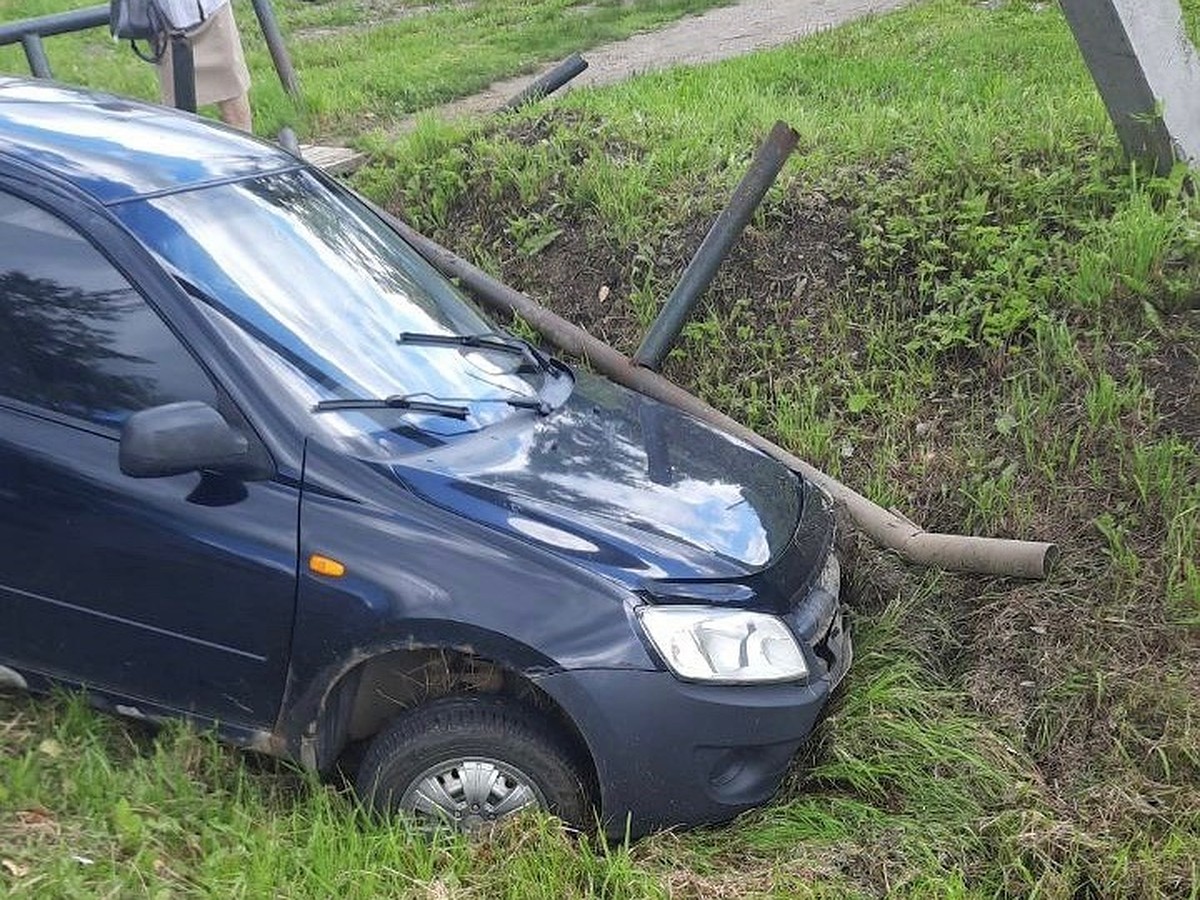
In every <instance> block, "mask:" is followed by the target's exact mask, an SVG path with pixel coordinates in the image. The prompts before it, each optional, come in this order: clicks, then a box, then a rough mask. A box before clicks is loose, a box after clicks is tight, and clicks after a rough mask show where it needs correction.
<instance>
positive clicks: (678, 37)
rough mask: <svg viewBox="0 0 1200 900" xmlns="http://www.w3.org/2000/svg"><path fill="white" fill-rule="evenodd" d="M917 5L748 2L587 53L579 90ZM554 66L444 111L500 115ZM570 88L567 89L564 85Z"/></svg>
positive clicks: (903, 0) (867, 0) (886, 0)
mask: <svg viewBox="0 0 1200 900" xmlns="http://www.w3.org/2000/svg"><path fill="white" fill-rule="evenodd" d="M909 2H911V0H743V2H741V3H736V4H734V5H733V6H723V7H720V8H719V9H711V10H709V11H708V12H705V13H701V14H700V15H696V16H689V17H687V18H685V19H680V20H678V21H676V22H672V23H671V24H670V25H667V26H666V27H665V28H662V29H660V30H658V31H652V32H646V33H643V34H635V35H634V36H633V37H630V38H628V39H626V40H623V41H618V42H617V43H615V44H603V45H601V46H599V47H593V48H592V49H591V50H585V51H584V52H583V58H584V59H586V60H587V61H588V69H587V71H586V72H584V73H583V74H582V75H580V76H579V77H577V78H576V79H574V80H573V81H572V82H571V84H570V86H571V87H586V86H590V85H600V84H611V83H613V82H615V81H621V80H622V79H625V78H629V77H631V76H633V75H637V74H640V73H642V72H652V71H655V70H656V69H666V68H669V67H671V66H678V65H695V64H697V63H705V62H713V61H715V60H719V59H727V58H729V57H731V56H738V55H740V54H743V53H749V52H751V51H753V50H761V49H764V48H766V47H775V46H778V45H779V44H786V43H790V42H791V41H795V40H797V39H798V38H802V37H804V36H805V35H808V34H812V33H813V32H816V31H821V30H823V29H826V28H832V27H834V26H835V25H840V24H842V23H843V22H849V21H850V20H851V19H858V18H861V17H862V16H866V15H870V14H872V13H883V12H888V11H889V10H893V9H897V8H899V7H901V6H905V5H907V4H908V3H909ZM550 68H553V66H546V67H545V68H543V69H540V70H539V71H537V72H534V73H533V74H531V75H524V76H520V77H517V78H507V79H505V80H504V81H497V82H494V83H492V84H491V85H490V86H489V87H488V88H487V89H486V90H484V91H481V92H480V93H478V94H474V95H472V96H470V97H464V98H462V99H461V100H456V101H454V102H453V103H448V104H446V105H445V106H442V107H439V108H438V109H437V110H436V112H437V113H438V114H439V115H442V116H445V117H447V118H460V117H464V116H479V115H486V114H487V113H491V112H495V111H496V110H497V109H499V108H500V107H501V106H502V105H503V104H504V102H505V101H506V100H508V99H509V98H510V97H512V96H513V95H515V94H517V93H519V92H520V91H521V90H522V89H523V88H524V87H525V86H526V85H527V84H529V82H531V81H532V80H533V79H534V78H536V77H537V76H538V75H540V74H542V72H545V71H547V70H549V69H550ZM564 90H565V88H564Z"/></svg>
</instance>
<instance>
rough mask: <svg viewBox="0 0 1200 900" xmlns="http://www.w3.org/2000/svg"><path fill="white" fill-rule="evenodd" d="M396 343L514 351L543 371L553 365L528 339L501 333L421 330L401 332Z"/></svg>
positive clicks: (550, 368) (552, 368) (551, 367)
mask: <svg viewBox="0 0 1200 900" xmlns="http://www.w3.org/2000/svg"><path fill="white" fill-rule="evenodd" d="M396 343H397V344H427V345H430V346H434V347H470V348H473V349H479V350H499V351H500V352H502V353H514V354H516V355H518V356H520V357H522V358H523V359H524V360H525V361H526V362H527V363H529V364H530V365H532V366H533V367H534V368H536V369H540V370H541V371H543V372H552V371H554V365H553V364H552V363H551V362H550V360H549V359H548V358H547V357H546V355H545V354H544V353H542V351H541V350H539V349H537V347H535V346H533V344H531V343H529V342H528V341H523V340H521V339H520V338H516V337H508V336H506V335H501V334H428V333H425V332H421V331H405V332H401V334H400V337H398V338H396Z"/></svg>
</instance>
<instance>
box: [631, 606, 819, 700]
mask: <svg viewBox="0 0 1200 900" xmlns="http://www.w3.org/2000/svg"><path fill="white" fill-rule="evenodd" d="M637 613H638V618H639V620H640V621H641V623H642V628H643V629H644V630H645V632H646V634H647V636H648V637H649V638H650V641H651V642H652V643H653V644H654V646H655V648H656V649H657V650H658V652H659V654H660V655H661V656H662V658H663V660H664V661H665V662H666V664H667V666H668V668H670V670H671V671H672V672H674V673H675V674H676V675H678V676H679V677H680V678H687V679H689V680H694V681H714V682H724V683H727V684H741V683H747V682H768V681H795V680H796V679H798V678H804V677H805V676H806V675H808V665H807V664H806V663H805V662H804V654H802V653H801V652H800V647H799V646H798V645H797V644H796V639H795V638H794V637H792V633H791V631H789V630H788V627H787V626H786V625H784V624H783V622H782V621H781V620H780V619H778V618H777V617H775V616H771V615H767V614H765V613H756V612H747V611H746V610H741V609H718V608H715V607H712V606H642V607H639V608H638V610H637Z"/></svg>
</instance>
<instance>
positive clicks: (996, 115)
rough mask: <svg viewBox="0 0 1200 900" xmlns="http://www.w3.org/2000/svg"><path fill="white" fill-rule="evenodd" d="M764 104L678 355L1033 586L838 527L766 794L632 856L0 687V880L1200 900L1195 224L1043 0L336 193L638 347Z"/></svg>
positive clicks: (734, 400) (431, 158)
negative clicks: (752, 191) (834, 634)
mask: <svg viewBox="0 0 1200 900" xmlns="http://www.w3.org/2000/svg"><path fill="white" fill-rule="evenodd" d="M1186 7H1187V13H1188V16H1189V21H1191V22H1193V23H1194V22H1195V21H1196V18H1197V13H1200V3H1197V2H1195V0H1188V3H1187V4H1186ZM777 118H782V119H784V120H786V121H788V122H789V123H790V124H792V125H793V126H794V127H796V129H797V130H798V131H799V133H800V149H799V150H798V152H797V154H796V155H795V157H794V158H793V160H792V161H791V162H790V163H789V165H788V167H787V169H786V170H785V172H784V174H783V176H782V177H781V179H780V182H779V184H777V185H776V187H775V188H773V189H772V191H771V192H770V194H769V195H768V198H767V200H766V202H765V203H764V205H763V208H762V209H761V210H760V212H759V213H758V215H757V216H756V218H755V221H754V222H753V223H752V225H751V227H750V228H749V229H748V230H747V232H746V234H745V235H744V236H743V238H742V241H741V242H740V245H739V249H738V250H736V251H735V252H734V254H733V255H732V257H731V259H730V260H729V262H728V264H727V265H726V266H725V267H724V268H723V270H722V273H721V275H720V276H719V277H718V280H717V282H716V283H715V285H714V286H713V288H712V290H711V291H710V293H709V295H708V298H707V300H706V302H705V304H704V305H703V306H702V308H701V310H700V311H699V313H698V314H697V317H696V318H695V320H694V321H693V322H692V323H690V324H689V326H688V328H687V329H686V330H685V333H684V338H683V340H682V342H681V345H680V349H679V350H678V351H677V353H675V354H674V355H673V356H672V357H671V359H670V360H669V361H668V366H667V370H668V373H669V374H671V375H672V376H673V377H675V378H677V379H678V380H680V381H681V382H682V383H684V384H686V385H687V386H688V387H690V388H691V389H693V390H695V391H697V392H698V393H700V394H701V395H702V396H704V397H705V398H706V399H708V400H709V401H710V402H712V403H714V404H715V405H717V406H719V407H720V408H722V409H724V410H726V411H728V412H729V413H730V414H732V415H734V416H736V417H738V418H740V419H741V420H743V421H745V422H747V423H748V424H750V425H752V426H754V427H756V428H759V429H761V430H763V431H764V432H765V433H768V434H770V435H771V436H773V437H774V438H776V439H777V440H779V441H780V442H782V443H784V444H785V445H787V446H788V447H789V448H791V449H793V450H795V451H796V452H798V453H800V454H801V455H804V456H806V457H808V458H810V459H811V460H812V461H813V462H814V463H817V464H818V465H820V466H822V467H823V468H825V469H827V470H829V471H831V472H834V473H839V474H840V475H841V477H843V478H844V479H845V480H846V481H847V482H849V483H850V484H851V485H853V486H854V487H856V488H858V489H859V490H862V491H864V492H866V493H868V494H870V495H871V496H872V497H874V498H875V499H876V500H878V501H880V502H882V503H884V504H885V505H895V506H897V507H898V508H900V509H902V510H903V511H904V512H905V513H906V514H908V515H910V516H911V517H913V518H914V519H915V520H917V521H919V522H921V523H922V524H924V525H925V526H927V527H929V528H932V529H938V530H946V531H959V530H967V531H970V532H972V533H978V534H990V535H997V536H1022V537H1031V538H1042V539H1052V540H1055V541H1057V542H1058V543H1059V544H1060V545H1061V547H1062V549H1063V558H1062V562H1061V565H1060V566H1059V568H1058V569H1057V571H1056V572H1055V574H1054V575H1053V577H1052V578H1051V579H1049V580H1048V581H1046V582H1044V583H1021V582H1016V581H1012V580H1006V579H991V578H981V577H970V576H955V575H946V574H938V573H930V572H922V571H919V570H915V569H911V568H909V567H906V566H903V565H901V564H900V563H898V562H897V561H896V560H895V559H893V558H891V557H890V556H888V555H887V554H884V553H881V552H880V551H878V550H876V549H874V548H872V547H869V546H865V545H862V546H860V547H859V548H858V554H857V565H856V566H855V569H854V577H853V585H852V591H851V598H852V611H853V627H854V631H855V635H856V643H857V658H856V660H855V664H854V667H853V668H852V670H851V673H850V675H849V676H848V679H847V682H846V686H845V689H844V691H843V693H842V695H841V696H840V698H839V700H838V701H837V702H836V703H835V705H834V707H833V708H832V710H831V712H830V716H829V718H828V719H827V721H826V722H825V723H824V724H823V725H822V727H821V729H820V730H819V732H818V733H817V735H816V737H815V739H814V741H813V743H812V746H811V747H810V748H809V750H808V751H807V753H806V755H805V757H804V759H802V760H800V761H799V762H800V764H799V765H798V766H797V767H796V769H795V771H794V772H793V774H792V775H791V777H790V778H789V780H788V782H787V785H786V787H785V789H784V791H783V792H782V794H781V796H780V797H779V798H778V799H777V800H776V802H774V803H773V804H771V805H770V806H769V807H767V808H765V809H763V810H760V811H757V812H754V813H751V814H748V815H747V816H744V817H743V818H742V819H740V820H739V821H738V822H737V823H735V824H734V825H732V826H730V827H728V828H723V829H713V830H700V831H695V832H691V833H687V834H666V835H659V836H656V837H652V838H650V839H647V840H645V841H642V842H639V843H638V844H636V845H634V846H632V847H623V846H619V845H617V846H603V845H600V844H597V843H596V842H595V841H591V840H583V841H579V840H575V839H571V838H566V837H564V836H562V835H561V834H559V833H557V832H556V830H555V829H554V828H553V827H552V826H551V825H548V824H547V823H545V822H540V821H536V820H530V821H526V822H521V823H515V824H514V827H512V828H510V829H508V830H506V831H505V832H504V833H503V834H501V835H499V836H497V837H496V838H494V839H493V840H492V841H490V842H486V843H483V844H479V845H470V844H466V843H464V842H461V841H457V840H454V839H449V838H445V839H440V840H438V841H435V842H433V843H430V842H427V841H425V840H424V839H421V838H418V837H416V836H414V835H411V834H408V833H406V832H405V831H404V830H403V829H400V828H397V827H395V826H387V825H381V824H379V823H376V822H373V821H371V820H369V819H367V818H365V817H363V816H361V815H360V814H359V813H358V811H357V810H356V808H355V807H354V804H353V801H352V800H351V799H350V798H349V797H348V796H346V795H345V794H344V793H342V792H340V791H339V790H338V789H336V788H334V787H330V786H326V785H320V784H316V783H313V782H312V781H310V780H308V779H306V778H304V777H303V776H300V775H298V774H296V773H294V772H292V771H291V770H289V769H286V768H278V767H275V766H273V765H270V764H264V763H261V762H258V761H254V760H252V759H251V758H249V757H246V756H243V755H242V754H238V753H236V752H233V751H230V750H225V749H221V748H218V747H215V746H214V745H213V744H212V743H211V742H209V741H208V740H207V739H203V738H197V737H196V736H194V735H191V734H188V733H187V732H185V731H181V730H178V729H171V730H169V731H168V732H166V733H165V734H164V735H163V736H161V737H159V738H157V739H155V738H151V737H148V736H147V735H145V734H144V733H143V732H142V731H141V730H140V729H139V728H137V727H136V726H127V725H124V724H121V723H117V722H115V721H112V720H109V719H105V718H102V717H98V716H95V715H93V714H90V713H87V712H86V711H85V710H84V709H83V708H82V707H81V705H80V704H79V703H78V702H77V701H65V700H60V701H57V702H54V703H51V704H50V705H48V706H47V705H44V704H34V703H33V702H31V701H26V700H23V699H8V700H0V723H7V724H0V863H2V861H3V860H8V861H9V862H11V863H12V864H13V867H15V868H16V870H17V871H19V872H21V873H22V874H20V875H19V876H18V875H14V874H12V869H11V868H10V869H8V871H7V873H6V871H5V870H6V868H7V867H5V866H3V865H0V879H6V881H5V880H0V884H3V885H4V886H5V887H6V888H7V889H9V890H11V891H14V892H16V893H17V894H18V895H22V894H24V895H29V896H33V895H38V896H41V895H43V894H49V895H54V894H67V895H69V894H73V893H76V894H88V895H91V894H98V893H99V894H107V895H124V894H130V893H133V894H143V893H158V892H162V893H167V894H170V893H203V894H219V895H226V894H240V895H245V896H258V895H262V894H264V893H282V894H284V895H288V896H293V895H294V896H327V895H329V894H332V893H339V894H344V895H347V896H372V895H379V894H384V895H397V896H420V897H426V896H434V897H441V896H470V897H476V896H477V897H492V896H512V897H526V896H544V897H559V896H605V897H626V896H628V897H646V896H648V897H705V898H707V897H764V896H773V897H845V896H881V895H896V896H912V897H997V896H1012V897H1030V896H1032V897H1047V898H1087V897H1112V898H1125V897H1191V898H1196V897H1200V674H1198V673H1200V570H1198V566H1197V560H1198V559H1200V546H1198V532H1200V410H1198V409H1197V401H1196V397H1197V391H1198V390H1200V380H1198V379H1197V375H1196V355H1195V354H1196V349H1197V347H1198V346H1200V314H1198V312H1197V310H1196V309H1195V305H1196V298H1197V297H1198V296H1200V277H1198V276H1197V271H1196V260H1197V258H1198V257H1197V249H1198V248H1197V240H1198V237H1200V209H1197V201H1196V200H1195V199H1194V196H1193V191H1192V190H1191V184H1190V180H1189V179H1188V178H1187V176H1186V173H1185V172H1183V171H1179V172H1176V173H1174V174H1173V175H1172V176H1171V177H1168V178H1162V179H1153V178H1149V177H1146V176H1144V175H1142V174H1141V173H1138V172H1137V171H1136V170H1135V169H1132V168H1131V167H1130V166H1128V165H1127V164H1126V163H1125V162H1124V161H1123V160H1122V159H1121V157H1120V154H1119V152H1118V148H1117V146H1116V142H1115V138H1114V136H1113V135H1112V133H1111V129H1110V127H1109V124H1108V122H1107V119H1106V118H1105V115H1104V110H1103V107H1102V105H1101V104H1100V101H1099V99H1098V97H1097V96H1096V94H1095V91H1094V89H1093V87H1092V85H1091V82H1090V81H1089V79H1088V76H1087V74H1086V72H1085V70H1084V68H1083V65H1082V63H1081V62H1080V60H1079V58H1078V53H1077V51H1076V50H1075V48H1074V47H1073V44H1072V41H1071V38H1070V35H1069V33H1068V31H1067V30H1066V28H1065V26H1064V24H1063V22H1062V19H1061V16H1060V14H1059V13H1058V11H1057V10H1056V9H1055V8H1054V7H1053V6H1047V5H1044V4H1040V3H1023V2H1015V0H1014V2H1010V3H1007V4H1004V5H1002V6H1001V7H1000V8H998V9H996V10H989V9H987V8H986V7H985V6H983V5H979V4H975V3H973V2H968V0H936V2H932V3H928V4H924V5H921V6H919V7H918V8H915V9H912V10H908V11H905V12H902V13H899V14H896V15H892V16H888V17H885V18H881V19H878V20H874V21H869V22H863V23H859V24H855V25H851V26H849V27H845V28H842V29H838V30H836V31H833V32H829V33H825V34H822V35H820V36H818V37H816V38H814V39H811V40H808V41H805V42H803V43H800V44H797V45H795V46H792V47H787V48H782V49H778V50H774V51H771V52H767V53H762V54H756V55H754V56H751V57H746V58H743V59H739V60H732V61H729V62H726V63H722V64H720V65H717V66H712V67H705V68H699V69H694V70H677V71H672V72H666V73H661V74H658V75H654V76H650V77H646V78H642V79H638V80H636V81H632V82H629V83H627V84H625V85H621V86H617V87H613V88H608V89H604V90H602V91H587V92H574V93H572V94H571V95H570V96H569V97H567V98H565V99H564V100H562V101H560V102H558V103H556V104H553V105H549V106H546V107H543V108H540V109H535V110H531V111H529V112H528V113H526V114H524V115H521V116H517V117H510V118H505V119H501V120H497V121H496V122H494V123H491V124H488V125H486V126H485V127H483V128H475V129H470V128H466V127H463V126H445V125H441V124H438V123H437V122H435V121H433V120H425V121H423V122H422V123H421V124H420V126H419V127H418V128H417V130H416V131H415V132H413V133H412V134H410V135H408V136H406V137H404V138H402V139H400V140H398V141H389V140H386V139H384V138H383V137H380V136H379V135H378V134H376V135H375V136H372V137H368V138H367V139H365V141H364V143H365V145H366V146H368V147H369V148H370V149H371V150H372V152H373V155H374V160H375V164H374V165H373V166H372V167H371V168H370V169H368V170H366V171H364V172H363V173H362V174H361V175H360V176H359V180H358V184H359V186H360V187H362V188H363V189H364V190H366V191H367V192H368V193H370V194H371V195H372V196H373V197H374V198H376V199H377V200H380V201H382V202H386V203H388V204H389V205H390V206H391V207H392V208H393V209H397V210H399V211H400V212H401V213H403V214H404V215H405V216H407V217H408V218H410V219H412V220H413V221H414V222H416V223H419V224H420V225H421V227H423V228H424V229H426V230H427V231H429V232H431V233H433V234H434V235H435V236H437V237H438V238H439V239H441V240H443V241H444V242H446V243H448V244H451V245H453V246H455V247H457V248H458V249H459V250H460V251H462V252H463V253H465V254H466V255H468V256H470V257H472V258H474V259H476V260H477V261H480V262H481V264H483V265H485V266H486V267H488V268H489V269H491V270H493V271H495V272H497V273H499V274H501V275H503V276H504V277H505V278H506V279H508V280H510V281H511V282H513V283H514V284H516V285H517V286H518V287H521V288H523V289H525V290H527V291H529V292H530V293H532V294H533V295H535V296H538V297H539V298H541V299H543V300H544V301H545V302H547V303H548V304H550V305H551V306H553V307H555V308H557V309H559V310H562V311H563V312H564V313H566V314H568V315H570V317H572V318H574V319H577V320H579V321H581V322H582V323H584V324H586V325H587V326H588V327H589V328H591V329H592V330H594V331H595V332H596V333H598V334H602V335H604V336H606V337H607V338H609V339H610V340H612V341H613V342H614V343H616V344H618V345H619V346H621V347H622V348H623V349H625V350H632V349H633V347H634V346H636V342H637V339H638V337H639V336H640V333H641V331H642V329H643V328H644V326H645V324H646V323H647V322H648V321H649V320H650V319H651V318H652V317H653V315H654V313H655V312H656V310H657V308H658V305H659V304H660V303H661V301H662V299H663V298H664V297H665V296H666V294H667V293H668V291H669V290H670V287H671V286H672V285H673V283H674V280H675V279H676V278H677V277H678V273H679V271H680V269H681V267H682V265H683V264H684V262H685V261H686V259H687V257H688V256H689V255H690V253H691V252H692V251H693V250H694V248H695V246H696V244H697V243H698V242H699V239H700V237H701V236H702V235H703V232H704V229H705V227H707V224H708V222H709V221H710V220H711V217H712V215H713V214H714V213H715V212H716V210H717V209H718V208H719V207H720V206H721V205H722V204H723V203H724V202H725V200H726V198H727V196H728V193H729V191H730V190H731V189H732V186H733V185H734V184H735V183H736V181H737V179H738V178H739V177H740V175H741V173H742V172H743V171H744V168H745V165H746V163H747V162H748V160H749V158H750V156H751V154H752V152H753V149H754V144H755V141H756V140H757V139H758V138H759V137H760V136H761V135H763V134H765V133H766V131H767V130H768V128H769V127H770V124H771V123H772V122H773V121H774V120H775V119H777ZM602 289H603V290H602ZM600 294H603V295H604V298H605V299H604V300H603V301H601V300H600V299H599V295H600ZM73 855H83V856H86V857H88V858H89V859H91V860H93V864H91V865H83V864H80V863H79V862H77V861H74V860H73V859H72V856H73Z"/></svg>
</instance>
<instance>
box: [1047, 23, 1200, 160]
mask: <svg viewBox="0 0 1200 900" xmlns="http://www.w3.org/2000/svg"><path fill="white" fill-rule="evenodd" d="M1062 8H1063V12H1064V13H1065V14H1066V17H1067V22H1068V24H1070V26H1071V30H1072V31H1073V32H1074V33H1075V40H1076V41H1077V42H1078V43H1079V49H1080V50H1081V51H1083V59H1084V62H1086V63H1087V67H1088V69H1089V70H1090V71H1091V73H1092V78H1094V79H1095V81H1096V86H1097V87H1098V88H1099V89H1100V95H1101V97H1103V99H1104V105H1105V106H1106V107H1107V108H1108V114H1109V117H1110V118H1111V119H1112V121H1113V125H1115V126H1116V129H1117V135H1118V136H1119V137H1120V139H1121V145H1122V146H1123V147H1124V148H1125V153H1126V155H1128V156H1129V157H1130V158H1133V159H1140V160H1144V161H1149V162H1150V163H1151V164H1152V165H1153V166H1154V168H1155V169H1156V170H1157V171H1158V172H1159V173H1163V174H1165V173H1166V172H1168V171H1169V170H1170V168H1171V166H1172V165H1173V164H1174V163H1175V161H1176V160H1186V161H1187V162H1189V163H1191V164H1193V165H1200V58H1198V57H1197V54H1196V48H1195V47H1194V46H1193V45H1192V42H1191V40H1189V39H1188V36H1187V33H1186V32H1185V31H1184V26H1183V12H1182V10H1181V9H1180V7H1179V0H1062Z"/></svg>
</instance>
